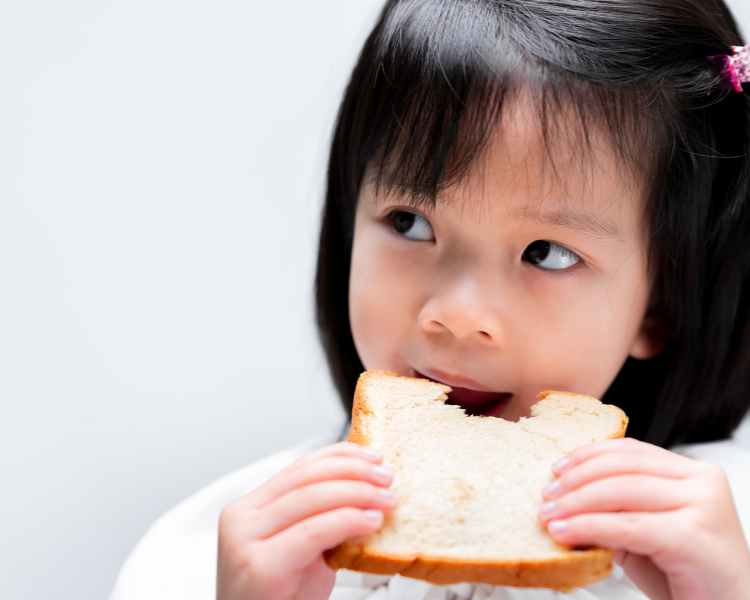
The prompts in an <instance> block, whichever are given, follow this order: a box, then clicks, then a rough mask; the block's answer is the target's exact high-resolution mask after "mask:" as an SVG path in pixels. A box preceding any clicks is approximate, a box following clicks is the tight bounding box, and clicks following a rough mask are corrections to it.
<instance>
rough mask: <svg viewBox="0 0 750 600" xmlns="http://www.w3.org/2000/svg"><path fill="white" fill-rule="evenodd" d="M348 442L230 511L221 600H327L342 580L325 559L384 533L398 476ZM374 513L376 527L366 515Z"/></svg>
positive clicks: (303, 461)
mask: <svg viewBox="0 0 750 600" xmlns="http://www.w3.org/2000/svg"><path fill="white" fill-rule="evenodd" d="M381 460H382V459H381V458H380V457H370V456H368V455H367V454H365V452H364V450H363V449H362V448H360V447H359V446H357V445H356V444H352V443H349V442H343V443H339V444H334V445H331V446H325V447H324V448H321V449H320V450H318V451H316V452H313V453H312V454H309V455H307V456H304V457H302V458H300V459H299V460H298V461H297V462H295V463H294V464H292V465H290V466H289V467H287V468H286V469H284V470H283V471H281V472H280V473H278V474H277V475H275V476H274V477H272V478H271V479H269V480H268V481H267V482H266V483H264V484H263V485H261V486H260V487H259V488H257V489H255V490H253V491H252V492H250V493H249V494H247V495H246V496H243V497H241V498H239V499H237V500H235V501H234V502H231V503H230V504H228V505H227V506H226V507H225V508H224V510H223V511H222V513H221V517H220V519H219V548H218V566H217V581H216V597H217V600H271V599H273V600H296V599H300V598H305V600H324V599H327V598H328V597H329V596H330V594H331V590H332V589H333V585H334V582H335V579H336V572H335V571H334V570H332V569H331V568H329V567H328V565H327V564H326V563H325V561H324V560H323V551H325V550H327V549H329V548H333V547H334V546H337V545H338V544H340V543H342V542H344V541H345V540H347V539H349V538H351V537H355V536H359V535H366V534H369V533H373V532H375V531H377V530H378V529H379V528H380V526H381V524H382V522H383V511H384V510H390V509H392V508H393V506H394V505H395V501H394V500H388V499H386V498H383V497H382V496H381V495H380V494H381V493H382V492H383V491H384V490H383V489H382V488H383V487H388V486H390V484H391V483H392V475H390V474H386V475H378V471H377V468H378V467H380V466H381V465H378V464H377V463H380V462H381ZM368 509H375V512H374V513H373V514H374V516H375V519H371V518H368V514H367V510H368Z"/></svg>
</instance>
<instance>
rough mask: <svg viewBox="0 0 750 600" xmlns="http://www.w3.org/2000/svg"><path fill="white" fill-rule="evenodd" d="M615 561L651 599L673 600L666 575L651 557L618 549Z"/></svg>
mask: <svg viewBox="0 0 750 600" xmlns="http://www.w3.org/2000/svg"><path fill="white" fill-rule="evenodd" d="M615 562H616V563H617V564H618V565H620V566H621V567H622V569H623V571H625V574H626V575H627V576H628V578H629V579H630V580H631V581H632V582H633V583H634V584H635V585H637V586H638V588H639V589H640V590H641V591H642V592H643V593H644V594H646V596H648V597H649V598H650V599H651V600H672V593H671V592H670V591H669V582H668V581H667V577H666V575H664V573H662V571H661V569H659V567H657V566H656V565H655V564H654V563H653V561H652V560H651V559H650V558H648V557H646V556H639V555H638V554H631V553H630V552H626V551H625V550H618V551H617V552H615Z"/></svg>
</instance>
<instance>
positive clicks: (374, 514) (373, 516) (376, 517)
mask: <svg viewBox="0 0 750 600" xmlns="http://www.w3.org/2000/svg"><path fill="white" fill-rule="evenodd" d="M365 519H367V520H368V521H370V522H371V523H380V522H381V521H382V520H383V513H382V512H381V511H379V510H366V511H365Z"/></svg>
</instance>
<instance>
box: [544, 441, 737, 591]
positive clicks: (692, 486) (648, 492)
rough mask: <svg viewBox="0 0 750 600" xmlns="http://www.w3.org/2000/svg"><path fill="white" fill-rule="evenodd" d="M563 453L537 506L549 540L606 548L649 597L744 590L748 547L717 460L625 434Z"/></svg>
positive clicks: (727, 485) (572, 544)
mask: <svg viewBox="0 0 750 600" xmlns="http://www.w3.org/2000/svg"><path fill="white" fill-rule="evenodd" d="M567 458H568V462H567V463H565V464H563V465H560V466H557V465H556V466H555V468H554V471H555V473H556V475H557V476H558V479H557V481H556V482H553V483H552V484H551V485H550V486H548V487H547V488H546V489H545V491H544V498H545V500H546V501H550V502H553V504H552V506H551V507H548V508H547V511H545V507H543V508H542V513H541V515H540V518H541V520H542V522H544V523H545V524H547V526H548V528H549V532H550V534H551V535H552V537H553V538H554V539H555V540H556V541H557V542H559V543H561V544H565V545H569V546H588V545H592V546H600V547H605V548H610V549H612V550H615V551H616V553H615V560H616V562H617V563H618V564H620V565H621V566H622V568H623V569H624V570H625V573H626V574H627V575H628V577H629V578H630V579H631V580H632V581H633V582H634V583H635V584H636V585H637V586H638V587H639V588H640V589H641V590H642V591H643V592H644V593H645V594H646V595H648V597H649V598H651V599H652V600H719V599H724V598H726V599H730V598H731V599H739V598H745V597H748V595H750V549H749V548H748V543H747V540H746V539H745V537H744V535H743V532H742V526H741V524H740V520H739V517H738V516H737V510H736V508H735V505H734V501H733V499H732V492H731V489H730V487H729V482H728V480H727V477H726V475H725V474H724V471H723V470H722V469H721V468H719V467H717V466H715V465H712V464H709V463H704V462H700V461H696V460H692V459H689V458H686V457H684V456H681V455H679V454H675V453H674V452H670V451H668V450H664V449H663V448H660V447H658V446H654V445H652V444H646V443H643V442H639V441H637V440H635V439H632V438H625V439H619V440H607V441H605V442H601V443H597V444H591V445H589V446H585V447H582V448H579V449H578V450H576V451H575V452H572V453H571V454H570V455H569V456H568V457H567ZM561 462H563V461H561ZM555 483H557V484H558V485H557V486H555ZM550 488H552V489H550ZM555 488H556V489H555ZM555 523H558V524H559V523H562V527H561V528H560V529H558V530H556V525H555Z"/></svg>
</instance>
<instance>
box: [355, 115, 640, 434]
mask: <svg viewBox="0 0 750 600" xmlns="http://www.w3.org/2000/svg"><path fill="white" fill-rule="evenodd" d="M521 106H522V105H521V104H516V107H518V108H517V109H516V111H514V112H513V113H512V114H511V113H506V115H505V120H504V123H505V125H504V127H503V131H504V137H503V138H499V137H496V138H495V140H494V141H493V143H492V144H491V146H490V148H489V150H488V154H487V160H486V161H485V162H484V163H483V166H482V168H479V169H475V171H474V172H473V173H472V174H471V175H470V177H469V178H468V179H466V180H465V181H464V182H462V183H461V184H460V185H459V186H457V187H454V188H451V189H450V190H447V191H446V192H445V194H444V195H443V197H442V198H441V199H440V200H439V202H438V205H437V208H436V209H435V210H434V211H430V212H424V211H420V210H417V209H414V208H411V207H410V203H409V197H408V196H406V195H403V196H401V195H394V194H388V195H382V194H381V196H380V197H378V198H376V197H375V194H374V188H373V187H372V186H371V185H369V184H366V185H364V186H363V188H362V192H361V195H360V199H359V203H358V208H357V214H356V220H355V233H354V246H353V255H352V264H351V281H350V292H349V304H350V318H351V326H352V334H353V336H354V342H355V345H356V347H357V351H358V352H359V355H360V358H361V360H362V363H363V364H364V366H365V368H368V369H372V368H377V369H387V370H391V371H396V372H398V373H401V374H403V375H414V374H415V373H422V374H428V373H432V374H433V375H434V374H435V371H439V372H440V373H443V374H447V375H448V377H444V378H443V380H444V381H445V380H446V379H449V378H450V377H451V376H454V377H463V378H469V379H471V380H472V381H473V382H474V384H472V385H467V384H465V385H462V386H461V387H466V388H474V389H476V388H481V389H482V390H484V391H492V392H506V393H510V394H512V397H511V399H510V401H509V402H506V403H504V405H503V409H502V412H500V413H499V414H500V415H501V416H503V417H504V418H507V419H512V420H516V419H518V418H519V417H521V416H528V414H529V410H528V409H529V407H530V406H531V405H532V404H533V403H534V402H536V396H537V394H538V393H539V392H541V391H543V390H545V389H558V390H568V391H573V392H579V393H585V394H590V395H593V396H596V397H601V396H602V395H603V394H604V392H605V391H606V390H607V388H608V387H609V385H610V383H611V382H612V380H613V379H614V377H615V375H616V374H617V372H618V371H619V370H620V368H621V366H622V365H623V363H624V361H625V360H626V358H627V357H628V355H632V356H634V357H636V358H646V357H649V356H651V355H652V354H653V353H654V349H653V348H654V344H652V343H651V340H649V339H648V338H647V336H646V335H645V334H644V333H643V332H642V322H643V319H644V314H645V312H646V307H647V303H648V298H649V283H648V276H647V269H646V237H645V231H646V230H645V227H644V224H643V199H642V198H641V195H642V194H641V191H640V189H638V188H637V186H635V185H631V186H628V185H627V181H628V180H627V176H626V175H625V174H624V173H618V171H617V170H616V166H617V163H616V160H615V157H614V156H613V155H612V153H611V150H610V149H609V148H608V147H607V146H606V144H604V143H603V142H602V141H601V140H599V141H596V142H595V143H596V145H597V150H596V152H595V154H596V157H597V164H596V165H595V166H594V167H593V168H592V169H591V171H590V177H587V173H586V171H585V170H581V169H580V168H579V167H578V166H577V163H576V162H575V161H572V160H570V159H571V157H572V156H573V154H572V153H573V152H576V148H575V147H572V148H563V147H562V146H561V145H557V147H556V149H555V164H556V166H557V167H558V173H559V174H560V180H557V179H556V178H555V176H554V173H553V172H552V169H547V171H546V173H547V176H546V178H545V181H542V180H541V179H540V178H541V171H540V169H541V166H542V164H543V161H544V160H545V159H544V152H543V143H542V140H541V138H539V137H538V135H539V134H538V129H537V126H536V121H535V120H534V118H533V117H532V116H531V113H530V112H528V111H524V109H522V108H520V107H521ZM508 149H510V150H511V152H510V153H509V152H508ZM571 252H572V253H574V254H571ZM434 378H435V379H440V378H441V375H440V374H438V375H436V376H435V377H434ZM447 383H449V384H450V381H447ZM477 384H478V385H477Z"/></svg>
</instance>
